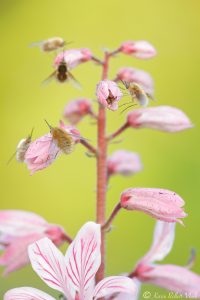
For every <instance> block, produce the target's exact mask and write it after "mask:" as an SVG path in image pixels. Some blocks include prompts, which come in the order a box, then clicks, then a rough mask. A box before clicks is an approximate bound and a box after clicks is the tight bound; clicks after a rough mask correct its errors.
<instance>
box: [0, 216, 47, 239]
mask: <svg viewBox="0 0 200 300" xmlns="http://www.w3.org/2000/svg"><path fill="white" fill-rule="evenodd" d="M47 227H48V223H47V221H46V220H45V219H43V218H42V217H40V216H39V215H37V214H35V213H32V212H27V211H22V210H1V211H0V232H3V233H4V234H8V235H11V236H24V235H27V234H30V233H35V232H44V231H45V229H46V228H47Z"/></svg>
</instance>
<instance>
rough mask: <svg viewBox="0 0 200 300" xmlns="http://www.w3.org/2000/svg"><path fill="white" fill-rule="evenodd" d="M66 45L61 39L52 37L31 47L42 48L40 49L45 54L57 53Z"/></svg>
mask: <svg viewBox="0 0 200 300" xmlns="http://www.w3.org/2000/svg"><path fill="white" fill-rule="evenodd" d="M66 44H69V43H66V42H65V41H64V40H63V38H61V37H52V38H49V39H47V40H44V41H40V42H34V43H32V44H31V45H30V47H35V46H36V47H40V49H41V50H42V51H44V52H51V51H55V50H57V49H59V48H62V47H64V46H65V45H66Z"/></svg>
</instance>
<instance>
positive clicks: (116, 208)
mask: <svg viewBox="0 0 200 300" xmlns="http://www.w3.org/2000/svg"><path fill="white" fill-rule="evenodd" d="M120 209H121V204H120V203H118V204H117V205H116V206H115V208H114V209H113V211H112V213H111V215H110V217H109V218H108V220H107V221H106V222H105V223H104V224H103V225H102V227H101V229H102V230H103V231H107V230H109V229H110V227H111V224H112V222H113V220H114V218H115V217H116V215H117V214H118V212H119V210H120Z"/></svg>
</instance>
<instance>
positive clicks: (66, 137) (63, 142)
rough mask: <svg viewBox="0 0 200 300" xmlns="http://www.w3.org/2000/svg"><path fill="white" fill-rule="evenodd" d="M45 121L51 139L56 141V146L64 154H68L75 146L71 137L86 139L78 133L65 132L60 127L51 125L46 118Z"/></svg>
mask: <svg viewBox="0 0 200 300" xmlns="http://www.w3.org/2000/svg"><path fill="white" fill-rule="evenodd" d="M45 122H46V124H47V126H48V127H49V129H50V133H51V135H52V138H53V140H54V141H55V142H56V143H57V146H58V148H59V149H60V150H61V151H62V152H63V153H64V154H70V153H71V152H73V150H74V146H75V140H74V139H73V137H75V138H77V139H79V140H86V139H84V138H83V137H81V136H79V135H76V134H73V133H69V132H66V131H65V130H64V129H62V128H59V127H52V126H51V125H50V124H49V123H48V122H47V121H46V120H45Z"/></svg>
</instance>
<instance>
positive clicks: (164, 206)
mask: <svg viewBox="0 0 200 300" xmlns="http://www.w3.org/2000/svg"><path fill="white" fill-rule="evenodd" d="M120 201H121V206H122V207H123V208H125V209H128V210H138V211H143V212H144V213H146V214H148V215H150V216H152V217H153V218H156V219H158V220H162V221H166V222H179V223H180V224H183V222H182V221H181V220H179V218H181V219H182V218H185V217H186V216H187V214H186V213H185V212H184V211H183V208H182V206H183V205H184V201H183V199H182V198H181V197H180V196H179V195H177V194H176V193H174V192H171V191H168V190H163V189H151V188H130V189H127V190H125V191H124V192H123V193H122V195H121V200H120Z"/></svg>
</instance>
